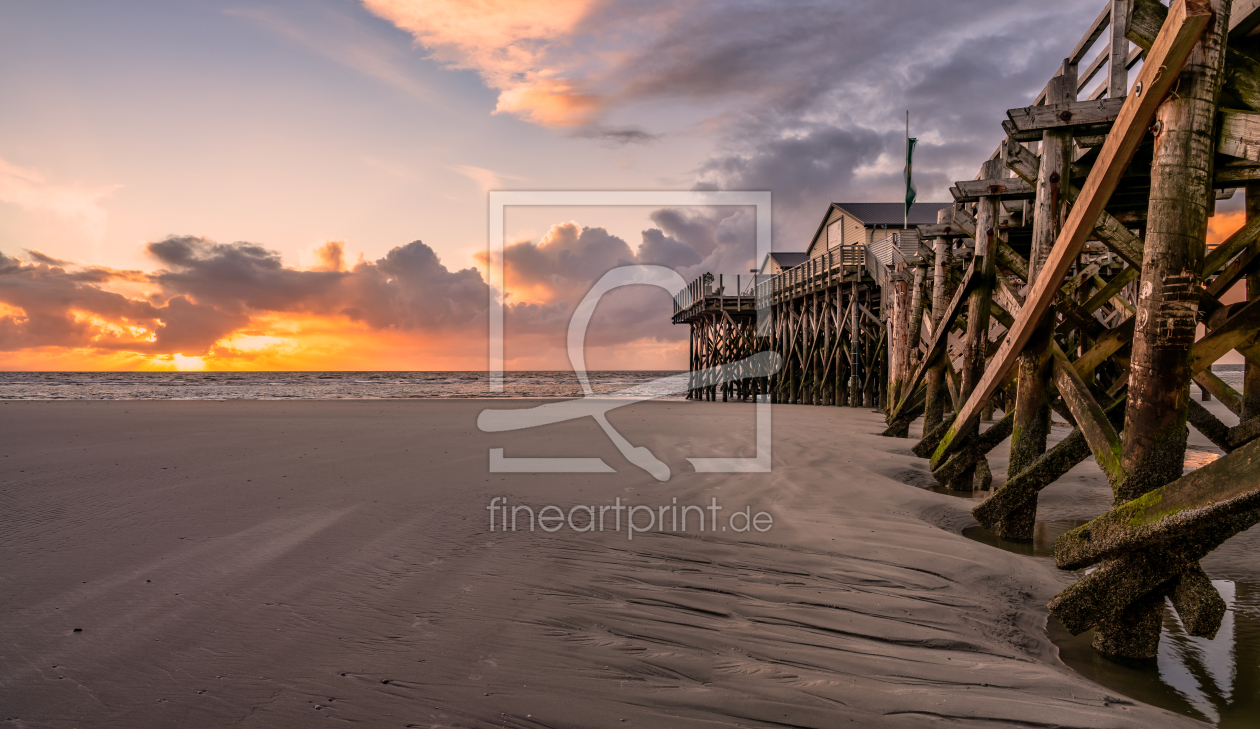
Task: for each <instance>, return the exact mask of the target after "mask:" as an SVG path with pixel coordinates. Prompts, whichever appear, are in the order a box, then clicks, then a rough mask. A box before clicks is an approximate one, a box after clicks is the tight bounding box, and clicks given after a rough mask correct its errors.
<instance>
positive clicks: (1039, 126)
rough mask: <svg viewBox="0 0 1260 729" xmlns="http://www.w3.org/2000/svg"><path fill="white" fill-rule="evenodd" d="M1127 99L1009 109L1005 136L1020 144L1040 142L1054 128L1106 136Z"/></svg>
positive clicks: (1081, 133)
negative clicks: (1043, 135) (1043, 134)
mask: <svg viewBox="0 0 1260 729" xmlns="http://www.w3.org/2000/svg"><path fill="white" fill-rule="evenodd" d="M1123 105H1124V96H1123V95H1121V96H1120V97H1119V98H1115V99H1099V100H1097V101H1070V102H1062V103H1058V104H1046V105H1045V106H1026V107H1024V108H1022V109H1008V110H1007V112H1006V116H1007V117H1008V121H1009V122H1010V124H1003V126H1004V127H1005V128H1006V133H1007V135H1008V136H1009V137H1011V138H1012V139H1014V140H1016V141H1018V142H1033V141H1038V142H1039V141H1041V133H1042V132H1044V131H1046V130H1051V129H1061V130H1069V131H1077V132H1079V135H1080V136H1085V135H1097V134H1106V133H1107V132H1108V131H1110V128H1111V125H1112V124H1113V123H1114V122H1115V121H1116V117H1117V116H1119V114H1120V107H1122V106H1123Z"/></svg>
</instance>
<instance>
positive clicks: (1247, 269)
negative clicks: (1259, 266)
mask: <svg viewBox="0 0 1260 729" xmlns="http://www.w3.org/2000/svg"><path fill="white" fill-rule="evenodd" d="M1208 255H1209V256H1210V255H1211V254H1210V253H1209V254H1208ZM1257 258H1260V245H1253V246H1251V247H1249V248H1248V249H1247V250H1245V251H1243V252H1242V253H1240V254H1238V256H1237V257H1236V258H1234V260H1233V261H1230V262H1229V263H1228V264H1226V266H1225V269H1224V270H1222V271H1220V272H1219V275H1217V277H1216V278H1214V279H1212V281H1211V282H1210V283H1208V285H1207V286H1206V287H1205V288H1204V294H1206V295H1207V296H1209V297H1211V298H1213V299H1219V298H1220V297H1221V296H1223V295H1224V294H1225V293H1226V292H1227V291H1229V290H1230V289H1231V288H1233V287H1234V284H1236V283H1238V282H1239V281H1241V280H1243V279H1244V278H1246V277H1247V276H1248V275H1255V273H1256V272H1255V271H1254V270H1252V269H1254V268H1255V266H1253V265H1252V264H1253V263H1254V262H1255V261H1256V259H1257ZM1199 306H1203V304H1202V303H1200V304H1199Z"/></svg>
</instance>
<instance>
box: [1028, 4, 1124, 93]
mask: <svg viewBox="0 0 1260 729" xmlns="http://www.w3.org/2000/svg"><path fill="white" fill-rule="evenodd" d="M1132 9H1133V0H1111V47H1110V48H1109V53H1110V55H1111V58H1110V60H1108V62H1107V77H1108V78H1107V96H1109V97H1111V98H1113V99H1119V98H1121V97H1123V96H1126V95H1128V93H1129V69H1128V67H1127V61H1128V58H1129V39H1128V38H1126V37H1125V33H1127V32H1128V30H1129V13H1130V12H1131V11H1132ZM1073 71H1075V68H1073ZM1073 75H1075V74H1073ZM1072 100H1073V101H1075V100H1076V89H1075V88H1073V89H1072ZM1046 103H1047V104H1048V103H1050V101H1049V98H1048V97H1047V100H1046Z"/></svg>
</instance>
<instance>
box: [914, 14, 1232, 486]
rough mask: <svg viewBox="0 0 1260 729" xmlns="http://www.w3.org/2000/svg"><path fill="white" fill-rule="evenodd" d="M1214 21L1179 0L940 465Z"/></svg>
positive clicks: (1034, 320)
mask: <svg viewBox="0 0 1260 729" xmlns="http://www.w3.org/2000/svg"><path fill="white" fill-rule="evenodd" d="M1210 18H1211V9H1210V7H1209V6H1207V5H1206V4H1202V3H1200V2H1191V3H1187V2H1186V0H1176V2H1175V3H1174V5H1173V7H1172V11H1171V12H1170V13H1169V15H1168V20H1167V22H1166V23H1165V27H1164V28H1163V30H1161V31H1160V33H1159V37H1158V38H1157V39H1156V42H1155V44H1154V45H1153V46H1152V47H1151V50H1150V51H1149V52H1148V59H1147V63H1146V64H1144V65H1143V67H1142V72H1141V73H1140V74H1139V75H1138V81H1137V83H1139V84H1141V85H1142V92H1141V93H1137V92H1136V91H1135V92H1134V93H1132V94H1129V95H1128V96H1127V97H1125V103H1124V107H1123V108H1122V109H1121V111H1120V116H1119V117H1118V118H1117V120H1116V123H1115V126H1114V127H1113V128H1112V132H1111V134H1109V135H1108V136H1107V142H1106V144H1104V145H1103V148H1102V150H1101V151H1100V152H1099V155H1098V160H1097V161H1096V162H1095V164H1094V169H1093V170H1092V171H1091V172H1090V174H1089V177H1088V178H1087V179H1086V181H1085V186H1084V187H1083V188H1082V190H1081V193H1080V195H1079V196H1078V198H1077V201H1076V204H1075V205H1074V206H1073V207H1072V211H1071V213H1070V215H1069V216H1068V219H1067V223H1066V224H1065V225H1064V227H1063V230H1062V231H1061V232H1060V233H1059V237H1058V239H1057V240H1056V241H1055V245H1054V249H1053V250H1052V251H1051V253H1050V257H1049V259H1048V260H1047V262H1046V269H1045V272H1044V276H1039V277H1038V279H1037V281H1036V283H1034V284H1033V285H1032V291H1031V292H1030V294H1029V296H1028V301H1027V303H1026V304H1025V306H1024V309H1023V311H1021V312H1020V317H1019V319H1017V320H1016V322H1015V326H1014V327H1013V328H1012V330H1011V331H1010V333H1009V334H1008V335H1007V338H1006V340H1005V343H1004V344H1003V345H1002V348H1001V349H1000V350H998V353H997V355H996V356H995V357H994V362H993V363H992V365H991V366H990V367H989V369H988V371H987V372H985V375H984V378H983V379H982V380H981V382H980V383H979V385H978V386H977V387H976V390H975V391H974V392H972V393H971V396H970V397H969V398H968V399H967V401H966V403H964V405H963V407H962V409H961V411H960V412H959V416H958V418H957V419H956V420H955V421H954V424H953V426H951V428H950V431H949V433H947V434H946V437H945V438H944V439H942V441H941V444H940V446H939V447H938V448H937V450H936V453H935V454H933V457H932V460H933V462H934V463H937V464H939V463H941V462H943V461H944V459H945V458H946V457H947V456H948V455H949V454H950V453H951V452H952V451H953V450H954V449H956V448H958V447H960V446H961V445H962V443H960V442H956V441H955V439H956V438H957V436H958V434H959V433H961V432H964V431H969V429H971V428H972V427H974V426H975V424H976V423H977V422H979V417H980V411H981V409H982V408H983V406H984V404H985V402H987V401H988V399H989V398H990V397H992V396H993V393H994V392H995V391H996V389H997V386H998V384H999V383H1000V382H1001V381H1002V380H1003V379H1005V377H1006V374H1007V372H1008V371H1010V369H1011V367H1012V366H1014V364H1015V362H1016V359H1017V358H1018V356H1019V353H1020V351H1022V350H1023V348H1024V347H1025V346H1026V345H1027V344H1028V340H1029V339H1030V338H1031V337H1032V334H1033V331H1034V330H1035V329H1036V327H1037V325H1038V324H1040V322H1041V320H1042V319H1043V318H1044V316H1045V314H1046V312H1047V311H1048V310H1049V309H1050V305H1051V304H1052V303H1053V301H1054V294H1055V292H1056V291H1057V289H1058V287H1059V284H1060V282H1061V281H1062V280H1063V276H1064V274H1066V273H1067V270H1068V268H1069V267H1070V266H1071V264H1072V262H1073V261H1075V260H1076V257H1077V256H1078V255H1080V252H1081V249H1082V248H1083V247H1084V245H1085V241H1086V239H1087V238H1088V236H1089V233H1090V231H1091V230H1092V229H1093V227H1094V224H1095V223H1096V222H1097V221H1098V216H1099V215H1100V214H1101V213H1102V211H1103V207H1104V206H1105V205H1106V204H1107V201H1108V200H1109V199H1110V197H1111V193H1112V192H1114V191H1115V188H1116V184H1117V183H1118V182H1119V180H1120V177H1121V176H1122V175H1123V174H1124V170H1125V168H1127V167H1128V165H1129V162H1130V161H1131V160H1132V159H1133V155H1134V153H1135V152H1136V151H1137V147H1138V144H1140V143H1141V141H1142V138H1143V137H1144V136H1145V134H1146V129H1147V127H1148V126H1149V125H1150V122H1151V120H1152V119H1153V118H1154V116H1155V110H1156V109H1157V108H1158V107H1159V105H1160V104H1161V103H1163V100H1164V98H1165V96H1166V95H1167V93H1168V91H1169V90H1170V89H1171V87H1172V84H1173V83H1174V82H1175V80H1176V78H1177V75H1178V73H1180V71H1181V67H1182V66H1183V65H1184V64H1185V62H1186V59H1187V58H1188V57H1189V55H1190V51H1191V50H1192V49H1193V48H1194V45H1195V43H1196V42H1197V41H1198V39H1199V36H1200V35H1201V34H1202V33H1203V29H1204V28H1205V27H1207V23H1208V21H1209V20H1210Z"/></svg>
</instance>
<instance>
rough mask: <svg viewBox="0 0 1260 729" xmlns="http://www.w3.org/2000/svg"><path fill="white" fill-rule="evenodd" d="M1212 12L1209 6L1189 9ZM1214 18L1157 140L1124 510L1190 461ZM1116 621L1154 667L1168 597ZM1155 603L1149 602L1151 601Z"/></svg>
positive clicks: (1137, 604) (1216, 43)
mask: <svg viewBox="0 0 1260 729" xmlns="http://www.w3.org/2000/svg"><path fill="white" fill-rule="evenodd" d="M1186 2H1187V5H1190V4H1194V5H1207V4H1208V2H1207V0H1186ZM1210 5H1211V9H1212V11H1213V13H1214V17H1213V18H1212V20H1211V21H1210V22H1209V24H1208V27H1207V29H1206V30H1205V31H1204V32H1203V35H1202V36H1201V37H1200V39H1199V42H1198V43H1197V44H1196V45H1195V47H1194V50H1193V51H1192V52H1191V54H1190V57H1189V59H1188V60H1187V62H1186V65H1185V67H1184V68H1183V69H1182V71H1181V74H1180V76H1179V78H1178V80H1177V83H1176V92H1175V93H1173V94H1171V95H1170V96H1169V97H1168V98H1167V99H1166V100H1164V102H1163V103H1162V104H1161V105H1160V107H1159V109H1158V110H1157V111H1156V114H1155V123H1154V126H1153V132H1154V134H1155V150H1154V156H1153V158H1152V161H1151V191H1150V203H1149V209H1148V212H1147V226H1146V241H1145V246H1144V250H1143V255H1142V274H1141V278H1140V283H1139V288H1138V305H1137V320H1136V328H1135V329H1134V334H1133V354H1132V359H1131V371H1130V375H1129V404H1128V409H1127V411H1126V418H1125V428H1124V435H1123V449H1122V460H1121V464H1122V466H1123V468H1124V471H1125V473H1126V476H1125V478H1124V479H1123V480H1122V481H1121V482H1120V483H1119V484H1117V486H1116V501H1117V503H1122V502H1125V501H1129V500H1132V499H1135V498H1137V497H1138V496H1141V495H1142V494H1145V493H1147V492H1149V491H1151V490H1153V489H1157V488H1159V487H1161V486H1164V485H1165V484H1168V483H1171V482H1173V481H1175V480H1177V479H1178V478H1179V477H1180V476H1181V471H1182V464H1183V463H1184V461H1185V453H1186V436H1187V434H1188V433H1187V430H1186V413H1187V408H1188V407H1189V400H1190V377H1191V374H1192V372H1191V360H1190V348H1191V347H1192V346H1193V345H1194V338H1195V331H1196V327H1197V322H1196V316H1197V313H1198V292H1199V286H1198V272H1199V270H1200V268H1201V267H1202V263H1203V256H1204V249H1205V242H1206V240H1207V219H1208V206H1209V205H1210V204H1211V199H1210V197H1211V196H1212V189H1211V181H1212V171H1213V170H1212V163H1213V154H1214V151H1215V150H1214V144H1213V139H1214V136H1213V131H1214V128H1215V122H1216V111H1217V98H1218V96H1219V94H1220V88H1221V79H1222V75H1223V74H1222V71H1223V70H1224V62H1225V37H1226V33H1227V31H1228V28H1229V10H1230V0H1210ZM1129 597H1130V598H1131V604H1130V607H1129V608H1128V609H1126V610H1125V612H1124V615H1123V616H1122V618H1121V619H1118V620H1109V621H1106V622H1104V623H1102V624H1100V625H1099V626H1098V629H1097V632H1096V633H1095V636H1094V647H1095V648H1096V649H1097V650H1098V651H1099V652H1101V653H1103V654H1106V655H1113V656H1121V657H1126V658H1152V657H1154V656H1155V654H1156V651H1157V649H1158V646H1159V629H1160V623H1161V621H1160V616H1161V615H1162V614H1163V610H1164V600H1163V596H1162V595H1160V596H1158V599H1155V597H1154V596H1153V594H1152V596H1143V595H1131V596H1129ZM1148 598H1149V599H1148Z"/></svg>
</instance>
